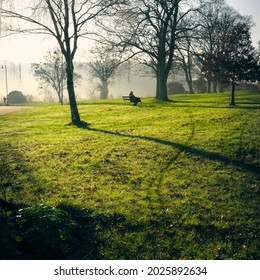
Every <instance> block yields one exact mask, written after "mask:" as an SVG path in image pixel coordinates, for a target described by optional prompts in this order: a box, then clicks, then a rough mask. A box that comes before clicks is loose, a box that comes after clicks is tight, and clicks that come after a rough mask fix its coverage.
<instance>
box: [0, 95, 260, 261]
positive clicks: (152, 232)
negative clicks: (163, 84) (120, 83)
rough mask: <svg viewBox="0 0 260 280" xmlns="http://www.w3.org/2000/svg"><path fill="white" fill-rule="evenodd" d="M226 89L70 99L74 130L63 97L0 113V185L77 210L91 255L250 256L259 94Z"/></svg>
mask: <svg viewBox="0 0 260 280" xmlns="http://www.w3.org/2000/svg"><path fill="white" fill-rule="evenodd" d="M229 98H230V94H229V93H224V94H201V95H199V94H198V95H176V96H171V100H172V102H159V101H156V100H154V99H153V98H143V99H142V100H143V105H142V106H138V107H133V106H131V105H130V103H127V102H123V101H122V100H121V99H114V100H106V101H88V102H80V103H79V106H78V107H79V112H80V115H81V118H82V120H84V121H85V122H87V123H89V124H90V125H89V126H88V127H86V128H77V127H75V126H72V125H69V123H70V112H69V106H68V105H64V106H60V105H53V104H50V105H48V106H46V105H44V106H37V107H35V108H34V109H29V110H22V111H19V112H16V113H11V114H7V115H2V116H0V126H1V131H0V137H1V138H0V145H1V146H0V157H1V164H2V172H1V179H2V181H3V182H4V184H3V185H2V186H3V187H2V194H0V195H1V196H2V199H4V198H6V200H7V201H9V202H12V203H14V204H17V205H24V207H29V206H31V207H38V206H37V205H44V207H61V205H63V206H64V205H66V206H67V207H71V209H72V208H74V209H79V211H83V212H84V211H87V212H88V213H90V215H91V217H92V218H93V219H94V220H95V225H96V226H95V227H96V229H95V230H96V234H97V236H98V240H99V241H98V242H99V245H98V255H99V257H100V256H101V258H103V259H259V257H260V254H259V252H260V248H259V247H260V246H259V245H260V244H259V240H260V238H259V237H260V236H259V229H260V228H259V226H260V225H259V203H260V201H259V182H260V176H259V174H260V172H259V171H260V147H259V145H260V125H259V124H260V114H259V112H260V110H259V109H260V93H259V92H239V93H237V97H236V102H237V105H236V106H235V107H230V106H229V105H228V104H229ZM16 239H17V238H16ZM83 255H84V254H83ZM80 256H81V255H80ZM92 257H93V256H92Z"/></svg>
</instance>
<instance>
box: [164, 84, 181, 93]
mask: <svg viewBox="0 0 260 280" xmlns="http://www.w3.org/2000/svg"><path fill="white" fill-rule="evenodd" d="M167 87H168V93H169V94H175V93H185V88H184V86H183V85H182V84H181V83H179V82H169V83H168V84H167Z"/></svg>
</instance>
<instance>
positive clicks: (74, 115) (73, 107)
mask: <svg viewBox="0 0 260 280" xmlns="http://www.w3.org/2000/svg"><path fill="white" fill-rule="evenodd" d="M66 67H67V68H66V73H67V89H68V96H69V101H70V112H71V120H72V123H73V124H80V122H81V120H80V116H79V112H78V106H77V102H76V96H75V90H74V79H73V78H74V66H73V62H72V61H71V59H70V57H66Z"/></svg>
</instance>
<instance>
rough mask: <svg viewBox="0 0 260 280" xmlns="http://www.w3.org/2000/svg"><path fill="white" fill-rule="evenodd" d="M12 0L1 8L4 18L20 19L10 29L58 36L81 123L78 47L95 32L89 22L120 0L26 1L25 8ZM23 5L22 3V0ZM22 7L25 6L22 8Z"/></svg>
mask: <svg viewBox="0 0 260 280" xmlns="http://www.w3.org/2000/svg"><path fill="white" fill-rule="evenodd" d="M3 1H4V0H3ZM8 2H9V1H4V3H3V5H2V7H1V8H0V16H1V18H2V19H3V18H5V19H8V18H12V19H16V20H17V22H18V23H19V22H22V23H21V24H20V26H23V27H22V28H21V27H20V26H16V27H15V26H14V27H13V28H9V33H12V32H18V31H20V32H27V33H30V34H45V35H46V34H47V35H50V36H52V37H53V38H55V39H56V41H57V43H58V46H59V48H60V51H61V52H62V54H63V56H64V60H65V63H66V74H67V90H68V96H69V101H70V111H71V120H72V123H73V124H80V123H81V120H80V115H79V112H78V108H77V102H76V96H75V90H74V65H73V60H74V57H75V54H76V51H77V48H78V41H79V39H80V38H82V37H87V36H88V35H89V34H90V33H91V32H90V31H89V30H90V29H86V27H87V24H88V23H90V22H91V20H92V19H94V18H96V17H97V16H98V15H101V14H102V13H105V12H106V11H107V9H108V8H109V7H110V6H111V5H113V4H114V3H115V2H116V1H113V0H111V1H109V0H106V1H102V0H41V1H39V0H32V1H23V2H22V3H23V9H18V8H19V7H16V9H9V8H8V6H6V5H7V4H8ZM19 4H20V3H19ZM20 8H21V7H20Z"/></svg>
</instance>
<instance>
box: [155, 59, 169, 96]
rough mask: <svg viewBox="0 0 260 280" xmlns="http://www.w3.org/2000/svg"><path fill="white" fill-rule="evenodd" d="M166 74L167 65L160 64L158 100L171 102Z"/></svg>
mask: <svg viewBox="0 0 260 280" xmlns="http://www.w3.org/2000/svg"><path fill="white" fill-rule="evenodd" d="M165 72H166V71H165V63H159V65H158V73H157V82H156V98H157V99H159V100H162V101H168V100H169V98H168V93H167V79H168V76H167V74H166V73H165Z"/></svg>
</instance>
